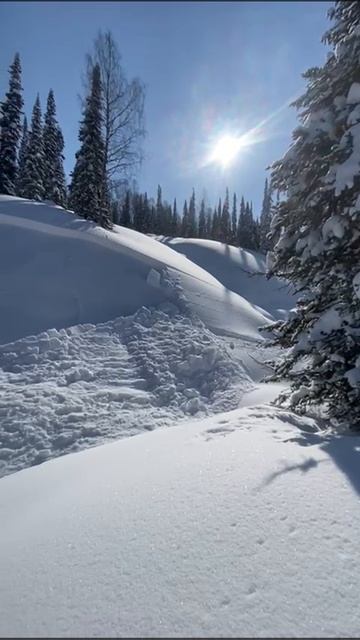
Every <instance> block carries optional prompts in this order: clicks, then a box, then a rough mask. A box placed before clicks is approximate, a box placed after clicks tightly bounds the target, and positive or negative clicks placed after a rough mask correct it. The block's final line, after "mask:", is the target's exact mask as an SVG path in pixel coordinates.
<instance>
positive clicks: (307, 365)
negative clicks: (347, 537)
mask: <svg viewBox="0 0 360 640" xmlns="http://www.w3.org/2000/svg"><path fill="white" fill-rule="evenodd" d="M330 16H331V17H332V19H333V21H334V24H333V26H332V28H331V29H330V30H329V31H328V32H327V34H325V36H324V41H325V42H327V43H328V44H330V45H331V46H332V48H333V51H332V52H331V53H330V55H328V57H327V60H326V62H325V64H324V65H323V66H322V67H319V68H313V69H310V70H309V71H307V72H306V73H305V74H304V77H305V79H306V81H307V88H306V91H305V93H304V94H303V95H302V96H301V97H300V98H299V99H298V100H296V102H295V103H294V104H295V106H296V107H297V109H298V110H300V114H299V119H300V125H299V126H298V127H297V129H295V131H294V132H293V144H292V146H291V147H290V149H289V150H288V152H287V153H286V154H285V156H284V157H283V158H282V159H281V160H279V161H278V162H276V163H275V164H274V165H273V167H272V184H273V185H274V188H275V189H277V190H278V191H280V192H281V193H282V196H283V198H282V199H280V200H279V202H278V203H277V205H276V210H275V215H274V217H273V221H272V234H273V236H274V237H278V241H277V243H276V245H275V248H274V253H273V255H272V258H271V262H270V264H269V277H271V276H272V275H277V276H284V277H286V278H287V279H288V280H290V282H292V283H293V285H294V286H295V287H296V289H297V290H298V291H299V292H301V297H300V298H299V301H298V304H297V306H296V309H295V310H294V311H293V312H292V313H291V315H290V317H289V318H288V319H287V320H284V321H279V322H277V323H276V324H275V325H274V327H273V329H274V334H275V342H276V344H279V345H281V346H283V347H285V348H287V349H289V351H288V352H287V355H286V356H284V357H283V359H282V361H281V362H280V363H278V364H277V365H276V366H275V373H274V376H273V379H275V380H277V379H280V378H284V377H286V378H288V379H290V381H291V391H290V393H289V394H283V396H281V398H280V400H279V401H280V402H281V401H283V400H285V399H287V400H288V401H289V403H290V405H291V407H292V408H293V409H295V410H297V411H300V412H302V411H306V410H307V409H308V407H309V406H310V405H318V406H319V405H320V406H321V408H322V411H323V413H324V414H325V415H327V416H328V417H330V418H331V419H332V420H333V421H334V423H335V424H337V425H339V424H340V425H341V424H344V425H347V426H349V427H351V428H354V429H359V428H360V331H359V327H360V266H359V265H360V242H359V232H360V227H359V216H360V168H359V159H360V132H359V127H360V95H359V89H360V73H359V58H360V8H359V4H358V3H357V2H344V1H340V2H336V3H335V6H334V8H332V9H331V10H330Z"/></svg>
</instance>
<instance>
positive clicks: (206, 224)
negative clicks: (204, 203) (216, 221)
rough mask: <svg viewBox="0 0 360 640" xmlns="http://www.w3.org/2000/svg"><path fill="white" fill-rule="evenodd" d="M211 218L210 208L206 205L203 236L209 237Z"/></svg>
mask: <svg viewBox="0 0 360 640" xmlns="http://www.w3.org/2000/svg"><path fill="white" fill-rule="evenodd" d="M212 219H213V214H212V211H211V208H210V207H208V208H207V211H206V222H205V238H211V230H212Z"/></svg>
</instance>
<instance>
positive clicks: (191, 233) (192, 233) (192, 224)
mask: <svg viewBox="0 0 360 640" xmlns="http://www.w3.org/2000/svg"><path fill="white" fill-rule="evenodd" d="M197 235H198V233H197V223H196V205H195V189H193V190H192V194H191V198H190V202H189V229H188V236H187V237H188V238H196V237H197Z"/></svg>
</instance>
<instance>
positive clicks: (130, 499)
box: [0, 392, 360, 638]
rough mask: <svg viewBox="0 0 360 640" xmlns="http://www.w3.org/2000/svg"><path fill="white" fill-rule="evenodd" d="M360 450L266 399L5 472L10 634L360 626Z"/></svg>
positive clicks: (309, 633)
mask: <svg viewBox="0 0 360 640" xmlns="http://www.w3.org/2000/svg"><path fill="white" fill-rule="evenodd" d="M245 399H246V396H245ZM253 399H254V398H253ZM256 402H260V403H263V402H264V400H262V399H261V393H260V392H258V395H257V399H256ZM359 451H360V438H359V437H358V436H356V437H355V436H354V437H351V438H350V437H349V438H336V437H330V436H327V437H324V436H323V435H320V434H319V433H318V431H317V429H316V425H315V423H313V422H312V421H310V420H309V419H308V420H306V419H305V420H303V419H302V418H299V417H295V416H293V415H292V414H291V413H290V412H287V411H285V412H283V411H280V410H279V409H274V408H272V407H270V406H266V405H264V404H260V406H259V405H256V406H250V407H247V408H245V409H238V410H236V411H233V412H231V413H228V414H226V415H217V416H215V417H212V418H206V419H204V420H201V421H197V422H194V421H192V422H189V423H188V424H182V425H181V427H180V428H174V429H171V430H170V429H159V430H157V431H156V432H154V433H151V434H149V433H147V434H142V435H140V436H138V437H136V438H127V439H123V440H121V441H120V442H118V443H111V444H109V445H106V446H103V447H96V448H94V449H91V450H88V451H83V452H81V453H79V454H77V455H69V456H65V457H63V458H59V459H57V460H52V461H51V462H47V463H45V464H43V465H40V466H38V467H35V468H32V469H26V470H24V471H21V472H20V473H17V474H14V475H12V476H8V477H6V478H2V479H1V481H0V513H1V545H0V567H1V580H0V602H1V616H0V635H1V636H2V637H9V636H11V637H16V636H18V637H24V636H31V637H106V636H107V637H138V638H141V637H155V638H157V637H195V638H197V637H210V638H213V637H238V636H239V635H241V636H242V637H250V638H253V637H255V638H256V637H285V638H289V637H297V638H299V637H300V638H303V637H315V638H318V637H335V638H337V637H357V635H358V630H359V615H358V600H359V587H360V572H359V567H360V551H359V547H358V545H357V544H356V543H355V542H356V540H357V539H358V534H359V529H360V510H359V491H360V482H359V456H360V453H359Z"/></svg>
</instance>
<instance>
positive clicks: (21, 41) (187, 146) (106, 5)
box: [0, 1, 330, 212]
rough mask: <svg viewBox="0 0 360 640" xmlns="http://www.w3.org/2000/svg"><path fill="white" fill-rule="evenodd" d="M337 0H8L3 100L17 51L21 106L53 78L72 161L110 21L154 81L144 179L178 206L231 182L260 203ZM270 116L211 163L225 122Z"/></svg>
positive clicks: (2, 36) (129, 55) (130, 67)
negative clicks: (88, 72)
mask: <svg viewBox="0 0 360 640" xmlns="http://www.w3.org/2000/svg"><path fill="white" fill-rule="evenodd" d="M329 6H330V3H329V2H294V1H291V2H225V1H224V2H1V3H0V42H1V56H0V99H1V96H2V95H3V94H4V93H5V91H6V89H7V82H8V73H7V70H8V67H9V64H10V63H11V61H12V58H13V55H14V52H15V51H19V53H20V55H21V59H22V66H23V86H24V98H25V111H26V113H27V114H28V115H30V114H31V109H32V105H33V103H34V100H35V97H36V93H37V92H38V91H39V93H40V98H41V101H42V105H45V101H46V96H47V93H48V90H49V88H50V87H51V88H53V90H54V92H55V98H56V103H57V109H58V119H59V121H60V125H61V127H62V130H63V133H64V137H65V144H66V147H65V155H66V170H67V172H69V171H70V170H71V169H72V166H73V163H74V154H75V151H76V150H77V148H78V140H77V133H78V124H79V120H80V117H81V114H80V102H79V99H78V95H79V93H80V92H81V73H82V71H83V68H84V59H85V53H86V52H87V51H88V50H89V49H90V48H91V44H92V41H93V38H94V37H95V35H96V33H97V31H98V30H99V29H102V30H106V29H111V31H112V33H113V35H114V37H115V39H116V40H117V42H118V45H119V48H120V51H121V53H122V58H123V65H124V68H125V69H126V72H127V74H128V76H129V77H134V76H138V77H139V78H140V79H141V80H142V81H143V82H144V83H145V85H146V103H145V111H146V128H147V131H148V133H147V137H146V141H145V161H144V165H143V168H142V170H141V171H140V173H139V175H138V183H139V187H140V189H142V190H147V191H148V193H149V194H150V195H155V194H156V187H157V184H158V182H159V183H160V184H161V185H162V188H163V194H164V197H165V198H167V199H169V200H172V199H173V197H174V196H176V197H177V199H178V203H179V204H180V206H182V202H183V200H184V198H185V197H188V196H189V195H190V194H191V189H192V187H195V189H196V192H197V196H198V199H200V197H201V196H202V195H203V194H205V195H206V197H207V200H208V202H209V204H211V205H212V204H213V203H215V202H216V200H217V199H218V197H219V196H222V195H223V193H224V190H225V187H226V186H229V188H230V190H231V191H234V190H235V191H236V192H237V194H238V195H241V194H244V195H245V198H246V199H249V200H253V202H254V206H255V211H256V212H258V210H259V208H260V206H261V199H262V191H263V184H264V180H265V176H266V166H267V165H268V164H269V163H271V162H272V161H273V160H276V159H278V158H279V157H280V156H281V154H282V153H283V152H284V151H285V150H286V149H287V147H288V145H289V143H290V142H291V131H292V129H293V128H294V125H295V124H296V113H295V110H294V109H291V108H289V107H285V105H286V104H287V103H288V101H289V100H290V99H291V98H294V97H295V96H296V95H298V94H299V93H300V92H301V90H302V88H303V87H304V82H303V80H302V78H301V74H302V72H303V71H305V70H306V69H307V68H308V67H310V66H315V65H317V64H321V63H322V62H323V61H324V58H325V55H326V47H325V46H324V45H323V44H322V43H321V36H322V35H323V33H324V31H325V30H326V29H327V27H328V24H329V21H328V19H327V16H326V14H327V9H328V7H329ZM264 120H267V121H266V123H265V124H264V125H263V126H262V127H261V129H260V135H259V136H258V138H260V140H258V142H257V143H256V144H254V145H252V146H249V147H247V148H246V149H244V150H242V151H241V152H240V154H239V156H238V158H237V161H236V162H234V163H233V164H232V165H231V166H230V167H228V168H227V169H226V170H223V169H222V168H221V167H220V166H218V165H206V166H204V162H203V161H204V158H206V156H207V155H208V153H209V150H210V149H211V144H212V142H213V141H215V140H216V138H217V137H218V136H220V135H221V134H222V133H223V132H231V133H232V132H236V133H239V132H240V133H243V132H246V131H247V130H249V129H252V128H253V127H254V126H256V125H258V124H259V122H262V121H264Z"/></svg>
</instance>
